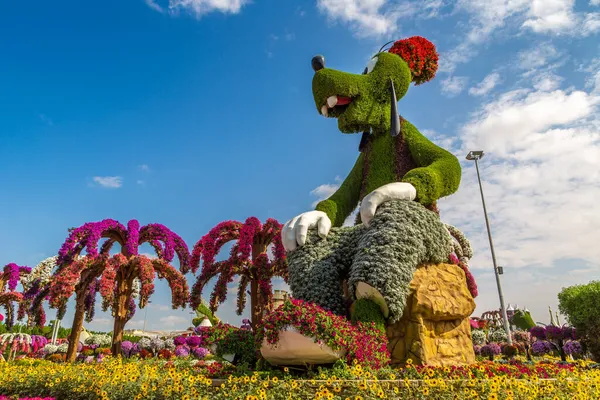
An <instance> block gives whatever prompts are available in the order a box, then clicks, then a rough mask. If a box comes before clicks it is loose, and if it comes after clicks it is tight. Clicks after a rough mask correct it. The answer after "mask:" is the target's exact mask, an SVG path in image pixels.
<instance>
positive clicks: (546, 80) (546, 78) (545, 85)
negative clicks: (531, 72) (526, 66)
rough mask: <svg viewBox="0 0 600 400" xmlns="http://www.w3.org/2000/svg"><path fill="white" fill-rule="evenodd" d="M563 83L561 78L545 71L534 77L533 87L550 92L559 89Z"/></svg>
mask: <svg viewBox="0 0 600 400" xmlns="http://www.w3.org/2000/svg"><path fill="white" fill-rule="evenodd" d="M562 81H563V78H562V77H561V76H558V75H556V74H555V73H553V72H551V71H545V72H541V73H539V74H537V75H536V76H534V77H533V87H534V88H535V89H537V90H539V91H543V92H548V91H552V90H555V89H558V88H559V87H560V83H561V82H562Z"/></svg>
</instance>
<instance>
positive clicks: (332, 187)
mask: <svg viewBox="0 0 600 400" xmlns="http://www.w3.org/2000/svg"><path fill="white" fill-rule="evenodd" d="M339 187H340V184H339V183H324V184H323V185H319V186H317V187H316V188H314V189H313V190H311V191H310V194H311V195H313V196H316V197H317V199H316V200H315V201H314V202H313V203H312V206H313V207H314V206H316V205H317V203H319V202H320V201H321V200H325V199H327V198H329V196H331V195H332V194H334V193H335V191H336V190H338V189H339Z"/></svg>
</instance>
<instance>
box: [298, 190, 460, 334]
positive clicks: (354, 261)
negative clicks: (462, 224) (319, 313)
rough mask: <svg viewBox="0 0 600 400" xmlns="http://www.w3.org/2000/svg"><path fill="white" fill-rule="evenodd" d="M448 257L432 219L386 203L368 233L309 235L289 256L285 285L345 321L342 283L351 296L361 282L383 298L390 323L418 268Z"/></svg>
mask: <svg viewBox="0 0 600 400" xmlns="http://www.w3.org/2000/svg"><path fill="white" fill-rule="evenodd" d="M451 251H452V241H451V238H450V235H449V234H448V232H447V230H446V228H445V227H444V224H443V223H442V222H441V221H440V220H439V217H438V216H437V215H436V214H435V213H433V212H431V211H429V210H427V209H426V208H425V207H423V206H422V205H421V204H419V203H416V202H411V201H405V200H395V201H390V202H387V203H384V204H382V205H381V206H380V207H379V208H378V210H377V214H376V215H375V217H374V218H373V220H372V221H371V224H370V226H369V228H366V227H365V226H363V225H357V226H354V227H343V228H332V229H331V231H330V233H329V235H328V236H327V239H321V238H319V236H318V235H317V234H316V232H315V231H309V235H308V239H307V243H306V245H305V246H302V247H300V248H298V249H296V250H295V251H293V252H290V253H289V254H288V268H289V276H290V279H289V284H290V288H291V290H292V292H293V294H294V297H295V298H299V299H302V300H305V301H310V302H313V303H316V304H317V305H319V306H321V307H323V308H325V309H328V310H331V311H332V312H334V313H336V314H341V315H345V314H346V308H347V305H346V304H345V301H344V297H343V288H342V282H343V281H344V280H346V279H347V280H348V284H349V289H350V293H352V294H354V292H355V285H356V284H357V283H358V282H364V283H366V284H368V285H370V286H372V287H374V288H375V289H377V290H378V291H379V292H380V293H381V295H382V296H383V298H384V300H385V302H386V305H387V307H388V309H389V320H390V322H391V323H394V322H397V321H398V320H400V318H401V317H402V314H403V312H404V308H405V306H406V298H407V296H408V292H409V285H410V282H411V280H412V278H413V274H414V271H415V270H416V268H417V266H418V265H420V264H423V263H441V262H444V261H446V260H447V259H448V255H449V254H450V252H451ZM356 311H358V310H356ZM355 317H358V315H355ZM373 318H378V317H373ZM368 320H369V321H371V320H373V319H372V318H369V319H368Z"/></svg>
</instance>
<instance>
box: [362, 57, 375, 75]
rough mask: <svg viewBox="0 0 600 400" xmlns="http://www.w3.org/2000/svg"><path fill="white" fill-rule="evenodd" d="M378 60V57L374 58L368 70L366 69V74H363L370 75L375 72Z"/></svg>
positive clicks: (368, 65)
mask: <svg viewBox="0 0 600 400" xmlns="http://www.w3.org/2000/svg"><path fill="white" fill-rule="evenodd" d="M377 59H378V57H373V58H372V59H371V61H369V63H368V64H367V68H365V72H363V73H364V74H368V73H370V72H371V71H373V68H375V65H377Z"/></svg>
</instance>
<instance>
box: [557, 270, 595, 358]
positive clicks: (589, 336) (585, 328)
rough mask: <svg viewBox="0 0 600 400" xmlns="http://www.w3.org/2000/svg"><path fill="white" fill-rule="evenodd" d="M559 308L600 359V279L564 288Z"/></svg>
mask: <svg viewBox="0 0 600 400" xmlns="http://www.w3.org/2000/svg"><path fill="white" fill-rule="evenodd" d="M558 308H559V310H560V312H561V313H563V314H564V315H565V316H566V317H567V320H568V321H569V323H570V324H571V325H572V326H573V327H575V329H577V336H579V337H580V338H581V341H582V343H583V344H584V345H585V346H586V347H587V349H588V351H589V352H590V353H591V354H592V356H593V358H594V359H595V360H596V361H600V281H592V282H590V283H588V284H587V285H576V286H571V287H567V288H564V289H563V290H562V291H561V292H560V293H559V294H558Z"/></svg>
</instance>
